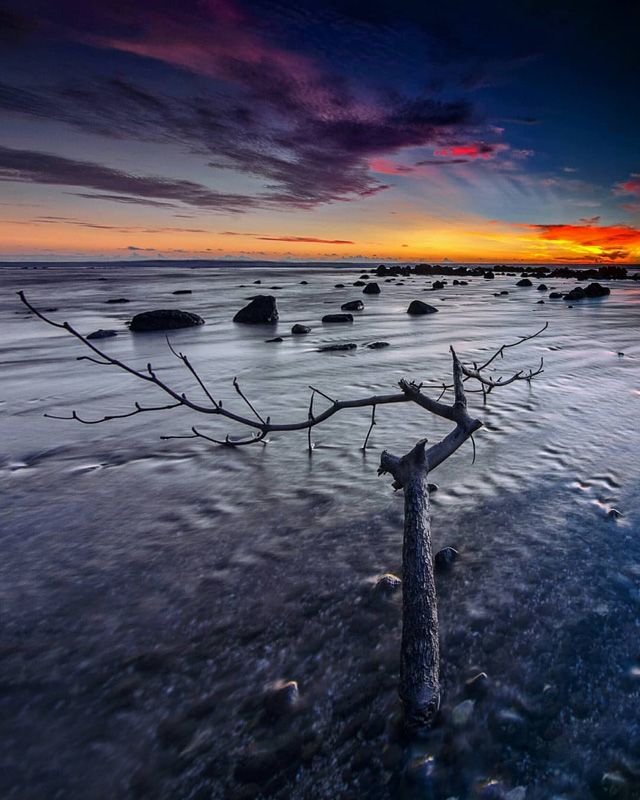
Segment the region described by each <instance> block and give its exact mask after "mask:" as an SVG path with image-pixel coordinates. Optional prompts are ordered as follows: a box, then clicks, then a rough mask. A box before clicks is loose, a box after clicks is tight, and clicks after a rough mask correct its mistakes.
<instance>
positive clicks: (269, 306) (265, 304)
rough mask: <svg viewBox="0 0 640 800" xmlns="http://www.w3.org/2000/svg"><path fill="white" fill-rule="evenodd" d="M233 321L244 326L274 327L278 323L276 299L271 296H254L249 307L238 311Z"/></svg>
mask: <svg viewBox="0 0 640 800" xmlns="http://www.w3.org/2000/svg"><path fill="white" fill-rule="evenodd" d="M233 321H234V322H241V323H244V324H245V325H274V324H275V323H276V322H277V321H278V309H277V308H276V298H275V297H274V296H273V295H271V294H259V295H256V296H255V297H254V298H253V300H252V301H251V302H250V303H249V305H246V306H245V307H244V308H241V309H240V311H238V313H237V314H236V315H235V317H234V318H233Z"/></svg>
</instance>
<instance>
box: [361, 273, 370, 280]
mask: <svg viewBox="0 0 640 800" xmlns="http://www.w3.org/2000/svg"><path fill="white" fill-rule="evenodd" d="M370 277H371V275H367V273H366V272H365V273H364V274H363V275H361V276H360V280H361V281H368V280H369V278H370Z"/></svg>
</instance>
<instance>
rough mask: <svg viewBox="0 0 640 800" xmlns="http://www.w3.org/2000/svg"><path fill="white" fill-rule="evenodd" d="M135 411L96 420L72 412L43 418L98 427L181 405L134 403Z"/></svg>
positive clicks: (108, 415) (109, 415)
mask: <svg viewBox="0 0 640 800" xmlns="http://www.w3.org/2000/svg"><path fill="white" fill-rule="evenodd" d="M134 405H135V409H134V410H133V411H129V412H127V413H125V414H106V415H105V416H104V417H100V418H98V419H83V418H82V417H81V416H80V415H79V414H78V412H77V411H72V412H71V415H70V416H62V415H58V414H45V415H44V416H45V417H48V418H49V419H66V420H75V421H76V422H81V423H82V424H83V425H99V424H100V423H101V422H111V420H112V419H126V418H127V417H135V416H136V414H144V413H146V412H147V411H168V410H169V409H171V408H179V407H180V406H181V405H183V404H182V403H181V402H180V403H169V404H167V405H164V406H141V405H140V403H138V402H136V403H135V404H134Z"/></svg>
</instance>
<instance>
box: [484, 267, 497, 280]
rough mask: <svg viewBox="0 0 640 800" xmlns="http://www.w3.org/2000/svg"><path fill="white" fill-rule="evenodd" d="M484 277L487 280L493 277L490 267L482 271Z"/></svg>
mask: <svg viewBox="0 0 640 800" xmlns="http://www.w3.org/2000/svg"><path fill="white" fill-rule="evenodd" d="M484 277H485V278H486V279H487V280H491V279H492V278H495V277H496V276H495V275H494V274H493V272H492V271H491V270H490V269H488V270H487V271H486V272H485V273H484Z"/></svg>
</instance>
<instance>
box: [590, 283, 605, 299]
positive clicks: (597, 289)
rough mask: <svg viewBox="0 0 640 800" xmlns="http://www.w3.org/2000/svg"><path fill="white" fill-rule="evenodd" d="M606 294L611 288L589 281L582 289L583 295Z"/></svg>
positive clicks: (596, 295)
mask: <svg viewBox="0 0 640 800" xmlns="http://www.w3.org/2000/svg"><path fill="white" fill-rule="evenodd" d="M608 294H611V289H609V287H608V286H602V285H601V284H599V283H590V284H589V285H588V286H587V288H586V289H585V290H584V296H585V297H606V296H607V295H608Z"/></svg>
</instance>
